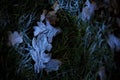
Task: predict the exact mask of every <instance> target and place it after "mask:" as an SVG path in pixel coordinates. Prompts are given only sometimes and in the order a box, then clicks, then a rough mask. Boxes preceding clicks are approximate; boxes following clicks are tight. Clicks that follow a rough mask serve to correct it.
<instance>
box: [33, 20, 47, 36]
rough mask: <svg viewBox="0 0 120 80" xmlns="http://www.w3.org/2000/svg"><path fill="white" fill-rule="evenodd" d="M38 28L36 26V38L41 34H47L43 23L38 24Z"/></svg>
mask: <svg viewBox="0 0 120 80" xmlns="http://www.w3.org/2000/svg"><path fill="white" fill-rule="evenodd" d="M37 24H38V26H34V36H37V35H38V34H39V33H42V32H45V30H46V26H45V24H44V23H42V22H37Z"/></svg>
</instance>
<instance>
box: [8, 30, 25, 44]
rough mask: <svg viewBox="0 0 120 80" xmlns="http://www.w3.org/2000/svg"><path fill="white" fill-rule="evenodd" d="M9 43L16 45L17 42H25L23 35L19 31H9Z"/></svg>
mask: <svg viewBox="0 0 120 80" xmlns="http://www.w3.org/2000/svg"><path fill="white" fill-rule="evenodd" d="M8 39H9V44H10V45H12V46H15V44H18V45H19V44H20V43H22V42H23V37H22V36H21V34H20V33H18V32H17V31H14V32H13V33H12V32H9V38H8Z"/></svg>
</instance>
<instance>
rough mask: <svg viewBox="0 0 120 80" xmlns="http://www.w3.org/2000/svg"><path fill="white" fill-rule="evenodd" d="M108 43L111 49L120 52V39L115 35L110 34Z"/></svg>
mask: <svg viewBox="0 0 120 80" xmlns="http://www.w3.org/2000/svg"><path fill="white" fill-rule="evenodd" d="M107 42H108V44H109V46H110V48H111V49H113V50H114V49H115V50H116V51H118V50H120V39H119V38H117V37H116V36H115V35H113V34H109V35H108V40H107Z"/></svg>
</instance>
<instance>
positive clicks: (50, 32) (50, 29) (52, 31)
mask: <svg viewBox="0 0 120 80" xmlns="http://www.w3.org/2000/svg"><path fill="white" fill-rule="evenodd" d="M46 27H47V29H48V33H47V37H48V42H49V43H51V42H52V39H53V37H54V36H55V35H56V34H57V33H59V32H60V29H56V28H54V27H53V26H52V25H50V23H49V21H46Z"/></svg>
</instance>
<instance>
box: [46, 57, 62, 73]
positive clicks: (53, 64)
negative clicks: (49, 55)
mask: <svg viewBox="0 0 120 80" xmlns="http://www.w3.org/2000/svg"><path fill="white" fill-rule="evenodd" d="M60 65H61V62H60V61H59V60H57V59H51V60H50V61H49V62H48V63H47V64H46V67H45V70H46V71H47V72H51V71H57V70H58V69H59V66H60Z"/></svg>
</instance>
